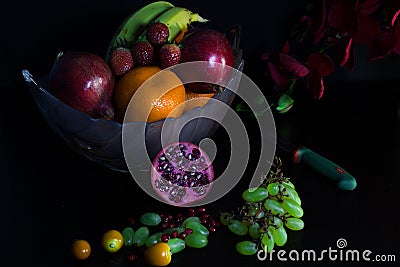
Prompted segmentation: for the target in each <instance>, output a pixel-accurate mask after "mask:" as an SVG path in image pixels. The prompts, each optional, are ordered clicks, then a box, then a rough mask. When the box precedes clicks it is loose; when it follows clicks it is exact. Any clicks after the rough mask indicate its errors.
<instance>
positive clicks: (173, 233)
mask: <svg viewBox="0 0 400 267" xmlns="http://www.w3.org/2000/svg"><path fill="white" fill-rule="evenodd" d="M178 235H179V233H178V231H176V230H175V231H173V232H172V233H171V238H177V237H178Z"/></svg>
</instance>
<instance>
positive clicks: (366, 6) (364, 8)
mask: <svg viewBox="0 0 400 267" xmlns="http://www.w3.org/2000/svg"><path fill="white" fill-rule="evenodd" d="M381 4H382V0H366V1H365V2H363V3H361V5H360V6H359V7H358V15H360V16H369V15H371V14H372V13H374V12H375V11H376V10H377V9H378V8H379V7H380V5H381Z"/></svg>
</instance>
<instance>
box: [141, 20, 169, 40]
mask: <svg viewBox="0 0 400 267" xmlns="http://www.w3.org/2000/svg"><path fill="white" fill-rule="evenodd" d="M168 37H169V29H168V27H167V25H165V24H164V23H161V22H155V23H152V24H151V25H150V26H149V28H148V29H147V32H146V39H147V41H149V42H150V43H151V44H153V45H162V44H164V43H166V42H167V40H168Z"/></svg>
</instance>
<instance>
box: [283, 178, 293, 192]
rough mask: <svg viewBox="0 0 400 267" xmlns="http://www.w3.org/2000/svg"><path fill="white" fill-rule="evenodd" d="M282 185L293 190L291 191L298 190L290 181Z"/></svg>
mask: <svg viewBox="0 0 400 267" xmlns="http://www.w3.org/2000/svg"><path fill="white" fill-rule="evenodd" d="M282 184H283V185H284V186H285V187H286V188H291V189H293V190H295V189H296V188H295V187H294V184H293V183H292V182H291V181H290V180H287V181H284V182H282Z"/></svg>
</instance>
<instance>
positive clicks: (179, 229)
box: [164, 227, 185, 234]
mask: <svg viewBox="0 0 400 267" xmlns="http://www.w3.org/2000/svg"><path fill="white" fill-rule="evenodd" d="M184 230H185V228H182V227H174V228H167V229H165V230H164V233H168V234H170V233H172V232H174V231H178V233H182V232H183V231H184Z"/></svg>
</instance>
